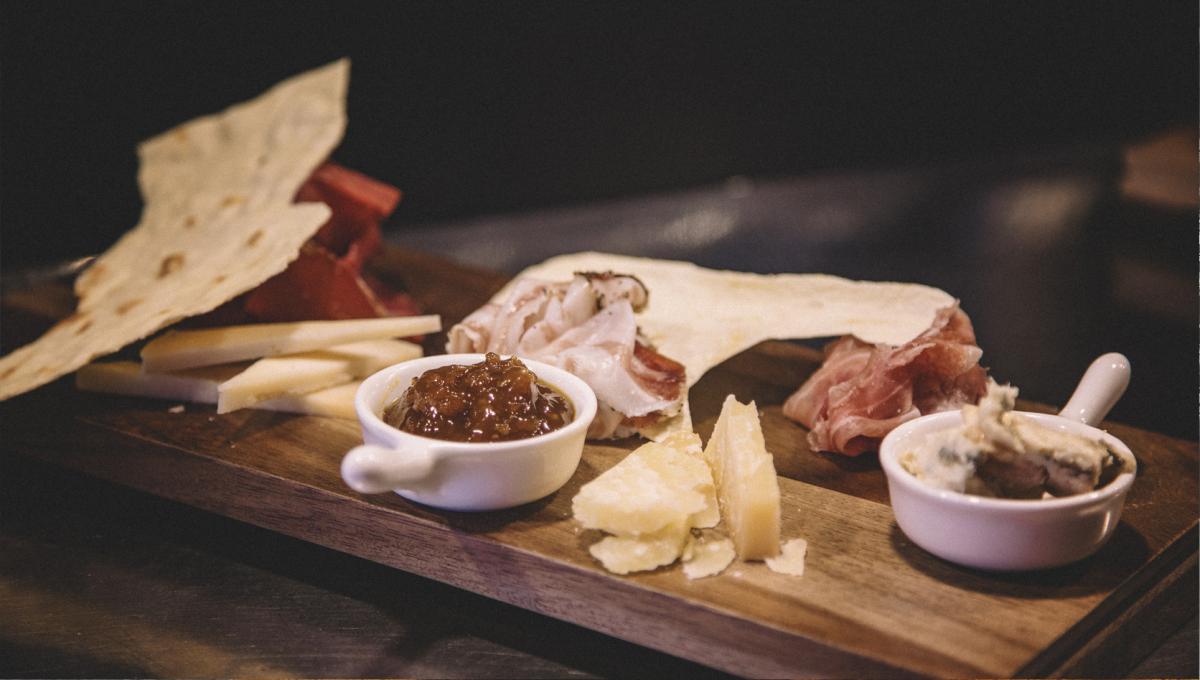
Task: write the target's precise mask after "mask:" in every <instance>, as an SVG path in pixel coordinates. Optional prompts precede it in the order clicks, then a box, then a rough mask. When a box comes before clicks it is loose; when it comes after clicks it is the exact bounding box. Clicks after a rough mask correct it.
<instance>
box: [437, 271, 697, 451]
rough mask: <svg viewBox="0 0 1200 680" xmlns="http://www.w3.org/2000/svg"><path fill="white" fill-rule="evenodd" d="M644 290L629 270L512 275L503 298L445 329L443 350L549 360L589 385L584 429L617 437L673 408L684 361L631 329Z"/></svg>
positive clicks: (678, 400) (682, 388)
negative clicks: (546, 277)
mask: <svg viewBox="0 0 1200 680" xmlns="http://www.w3.org/2000/svg"><path fill="white" fill-rule="evenodd" d="M647 299H648V293H647V291H646V287H645V286H644V285H642V283H641V281H639V280H638V279H637V278H635V277H632V276H625V275H620V274H613V273H611V272H609V273H581V274H576V275H575V277H574V278H573V279H572V280H571V281H569V282H563V283H554V282H548V281H540V280H536V279H519V280H517V281H516V282H515V283H514V284H513V286H512V288H511V290H510V292H509V294H508V295H507V297H505V298H504V299H502V300H500V301H497V302H492V303H489V304H487V305H484V306H483V307H481V308H480V309H478V310H476V311H475V312H473V313H472V314H471V315H470V316H468V317H467V318H466V319H463V321H462V323H459V324H456V325H455V326H454V327H453V328H451V329H450V333H449V341H448V342H447V345H446V350H447V351H448V352H452V353H453V352H496V353H498V354H504V355H517V356H521V357H525V358H529V359H533V360H535V361H541V362H543V363H547V364H550V365H552V366H557V367H559V368H562V369H564V370H567V371H570V372H571V373H574V374H575V375H577V376H579V377H580V378H582V379H583V380H584V381H585V382H587V383H588V385H590V386H591V387H592V389H593V390H594V391H595V392H596V399H597V401H598V402H599V412H598V414H597V416H596V419H595V421H593V423H592V428H591V430H589V432H588V435H589V436H590V437H592V438H609V437H617V436H625V435H627V434H630V433H632V432H633V431H636V430H637V429H640V428H643V427H649V426H651V425H653V424H656V423H658V422H659V421H661V420H662V419H665V418H669V417H671V416H673V415H675V414H676V413H678V412H679V409H680V407H681V406H682V404H683V398H684V395H685V394H686V377H685V375H684V368H683V366H682V365H681V364H679V363H678V362H675V361H673V360H671V359H669V358H667V357H664V356H662V355H661V354H659V353H657V352H656V351H655V350H654V348H653V347H651V346H650V345H649V343H647V342H645V341H644V340H643V339H641V338H640V337H639V336H638V327H637V320H636V318H635V316H634V313H635V312H636V311H638V310H640V309H642V308H643V307H644V306H645V305H646V301H647Z"/></svg>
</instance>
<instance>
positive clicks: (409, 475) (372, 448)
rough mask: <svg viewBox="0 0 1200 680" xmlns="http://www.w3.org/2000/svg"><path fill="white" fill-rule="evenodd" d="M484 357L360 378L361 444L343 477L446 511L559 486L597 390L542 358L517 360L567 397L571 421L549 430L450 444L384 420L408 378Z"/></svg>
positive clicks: (579, 446)
mask: <svg viewBox="0 0 1200 680" xmlns="http://www.w3.org/2000/svg"><path fill="white" fill-rule="evenodd" d="M483 358H484V355H482V354H444V355H439V356H431V357H424V358H421V359H413V360H412V361H406V362H403V363H400V364H396V365H395V366H391V367H389V368H385V369H383V370H382V371H379V372H378V373H376V374H374V375H372V376H371V377H370V378H367V379H366V380H364V381H363V384H362V386H361V387H360V388H359V389H358V393H357V394H356V396H355V399H354V409H355V412H356V414H357V415H358V421H359V424H360V425H361V427H362V433H363V442H364V443H363V445H362V446H358V447H355V448H354V449H351V450H350V452H349V453H347V454H346V457H345V458H343V459H342V478H343V479H344V480H345V481H346V484H348V485H349V486H350V488H352V489H354V490H355V491H358V492H360V493H383V492H385V491H395V492H396V493H398V494H400V495H401V496H403V497H405V498H408V499H409V500H413V501H416V502H418V503H423V504H425V505H431V506H434V507H438V508H444V509H447V510H496V509H499V508H508V507H513V506H516V505H521V504H523V503H528V502H530V501H534V500H537V499H539V498H542V497H544V496H547V495H549V494H551V493H554V492H555V491H557V490H558V489H559V488H560V487H562V485H563V484H566V483H567V480H568V479H570V478H571V475H572V474H574V472H575V468H576V467H578V466H579V459H580V456H581V455H582V453H583V443H584V439H585V438H586V436H587V430H588V426H589V425H590V424H591V422H592V419H593V418H595V416H596V395H595V393H593V392H592V389H591V388H590V387H588V385H587V383H585V382H584V381H582V380H580V379H579V378H577V377H575V376H574V375H572V374H570V373H568V372H566V371H564V370H562V369H558V368H555V367H553V366H548V365H546V364H543V363H541V362H537V361H530V360H528V359H521V361H522V362H523V363H524V364H525V365H526V366H527V367H528V368H529V369H530V370H531V371H533V372H534V374H536V375H537V376H538V378H539V379H541V380H542V381H543V382H546V383H548V384H550V385H551V386H552V387H554V388H556V389H558V390H559V391H560V392H562V393H563V394H565V395H566V396H567V398H568V399H570V400H571V405H572V406H573V407H574V410H575V417H574V419H573V420H572V421H571V422H570V423H568V424H567V425H565V426H564V427H562V428H559V429H558V430H555V431H553V432H549V433H547V434H543V435H538V436H536V437H530V438H528V439H518V440H514V441H506V442H488V443H473V442H452V441H443V440H440V439H432V438H429V437H422V436H418V435H414V434H409V433H407V432H402V431H400V430H398V429H396V428H394V427H392V426H391V425H388V424H387V423H385V422H384V421H383V418H382V413H383V410H384V408H385V407H386V406H387V405H388V404H391V403H392V402H393V401H395V400H396V399H397V398H398V397H399V396H400V395H401V394H403V392H404V390H405V389H407V388H408V386H409V385H410V384H411V383H412V380H413V378H415V377H417V376H419V375H420V374H422V373H424V372H425V371H428V370H430V369H433V368H439V367H441V366H447V365H450V364H468V365H469V364H476V363H479V362H480V361H483Z"/></svg>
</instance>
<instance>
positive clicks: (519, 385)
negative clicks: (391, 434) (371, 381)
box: [383, 352, 574, 442]
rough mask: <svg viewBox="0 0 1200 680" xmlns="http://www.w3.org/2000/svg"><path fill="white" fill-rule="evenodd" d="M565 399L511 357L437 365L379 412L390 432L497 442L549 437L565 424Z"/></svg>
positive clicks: (568, 416) (568, 417)
mask: <svg viewBox="0 0 1200 680" xmlns="http://www.w3.org/2000/svg"><path fill="white" fill-rule="evenodd" d="M573 417H574V409H573V408H572V406H571V402H570V400H569V399H567V397H566V396H565V395H563V394H562V393H561V392H559V391H558V390H556V389H554V388H553V387H551V386H550V385H547V384H546V383H544V382H542V381H540V380H538V378H537V376H536V375H534V374H533V372H532V371H530V370H529V369H528V368H526V367H525V364H523V363H521V361H520V360H519V359H517V358H515V357H512V358H509V359H501V358H500V357H499V356H498V355H496V354H493V353H490V352H489V353H488V354H487V356H486V358H485V359H484V360H483V361H481V362H479V363H478V364H473V365H471V366H464V365H461V364H456V365H451V366H442V367H441V368H435V369H432V370H429V371H426V372H424V373H422V374H421V375H420V376H418V377H416V378H413V381H412V384H411V385H410V386H409V387H408V389H407V390H405V392H404V394H403V395H402V396H401V397H400V398H399V399H397V400H396V401H395V402H393V403H392V404H391V405H389V406H388V407H387V408H386V409H384V412H383V420H384V421H385V422H386V423H387V424H388V425H391V426H392V427H395V428H396V429H399V430H403V431H404V432H409V433H411V434H416V435H421V436H423V437H432V438H434V439H444V440H448V441H456V442H499V441H511V440H514V439H526V438H528V437H536V436H537V435H540V434H546V433H547V432H553V431H554V430H557V429H559V428H560V427H563V426H564V425H566V424H567V423H569V422H571V419H572V418H573Z"/></svg>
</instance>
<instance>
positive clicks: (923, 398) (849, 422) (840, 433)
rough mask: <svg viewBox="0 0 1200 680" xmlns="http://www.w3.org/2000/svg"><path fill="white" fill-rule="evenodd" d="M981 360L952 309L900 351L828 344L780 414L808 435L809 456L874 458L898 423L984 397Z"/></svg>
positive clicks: (850, 342) (966, 324)
mask: <svg viewBox="0 0 1200 680" xmlns="http://www.w3.org/2000/svg"><path fill="white" fill-rule="evenodd" d="M982 354H983V351H982V350H980V349H979V346H978V345H976V343H975V331H974V329H973V328H972V326H971V320H970V319H969V318H968V317H967V315H966V313H964V312H963V311H962V310H961V309H959V308H958V303H957V302H955V303H954V304H953V305H950V306H948V307H945V308H943V309H941V310H939V311H938V313H937V315H936V316H935V317H934V320H933V323H932V324H931V325H930V327H929V329H927V330H926V331H925V332H923V333H921V334H920V335H918V336H917V337H916V338H913V339H912V340H911V341H909V342H907V343H905V344H903V345H899V346H894V345H887V344H875V345H872V344H869V343H865V342H863V341H861V340H859V339H857V338H855V337H853V336H845V337H843V338H841V339H839V340H836V341H834V342H833V343H830V344H829V345H828V346H827V347H826V349H825V363H824V364H823V365H822V366H821V368H820V369H818V370H817V372H816V373H814V374H813V375H812V376H811V377H810V378H809V379H808V380H807V381H806V382H805V383H804V384H803V385H801V386H800V389H799V390H797V391H796V393H795V394H793V395H792V396H791V397H789V398H788V400H787V401H786V402H785V403H784V405H783V414H784V415H785V416H787V417H788V418H791V419H793V420H796V421H798V422H800V423H801V424H803V425H804V426H806V427H808V428H809V429H810V430H811V432H810V433H809V435H808V443H809V446H811V447H812V449H813V450H814V451H816V450H820V451H836V452H838V453H844V454H846V455H849V456H857V455H859V454H861V453H864V452H866V451H874V450H877V449H878V447H879V442H880V440H882V439H883V437H884V435H886V434H887V433H888V432H891V431H892V430H893V429H894V428H896V427H897V426H899V425H900V424H901V423H904V422H907V421H909V420H912V419H914V418H916V417H918V416H921V415H925V414H928V413H936V412H938V411H946V410H951V409H956V408H960V407H961V406H963V405H964V404H968V403H971V404H973V403H975V402H977V401H978V400H979V398H980V397H982V396H983V394H984V393H985V392H986V391H987V371H986V370H985V369H984V368H983V367H981V366H980V365H979V359H980V357H981V356H982Z"/></svg>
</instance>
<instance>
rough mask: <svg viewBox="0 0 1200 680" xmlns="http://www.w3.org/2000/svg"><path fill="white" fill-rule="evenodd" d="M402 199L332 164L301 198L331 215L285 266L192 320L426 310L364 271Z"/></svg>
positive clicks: (239, 320) (345, 316)
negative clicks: (386, 222)
mask: <svg viewBox="0 0 1200 680" xmlns="http://www.w3.org/2000/svg"><path fill="white" fill-rule="evenodd" d="M400 197H401V193H400V190H399V189H397V188H396V187H394V186H392V185H390V184H387V183H385V182H381V181H379V180H377V179H374V178H371V177H368V176H367V175H364V174H362V173H359V172H356V171H354V170H351V169H349V168H346V167H343V166H341V165H338V164H337V163H334V162H332V161H326V162H325V163H323V164H322V165H321V166H320V167H318V168H317V169H316V170H315V171H313V174H312V175H311V176H309V178H308V180H307V181H305V183H304V184H303V185H302V186H301V187H300V190H299V191H297V192H296V201H297V202H320V203H324V204H326V205H328V206H329V207H330V209H331V210H332V214H331V215H330V217H329V220H328V221H327V222H326V223H325V224H324V225H322V226H321V228H320V229H319V230H318V231H317V233H316V234H315V235H314V236H313V237H312V238H311V239H309V240H308V242H306V243H305V244H304V246H303V247H302V248H301V249H300V254H299V256H298V257H297V258H296V259H295V260H294V261H293V262H292V263H291V264H290V265H288V268H287V269H286V270H284V271H283V272H281V273H279V274H277V275H276V276H273V277H271V278H270V279H268V280H266V281H264V282H263V283H262V284H260V285H259V286H258V287H257V288H255V289H254V290H252V291H250V292H248V293H246V294H245V295H243V296H241V297H238V298H236V299H234V300H231V301H230V302H228V303H227V304H225V305H223V306H222V307H221V308H219V309H217V310H215V311H214V312H213V313H212V314H209V315H207V316H206V317H205V318H203V319H200V320H196V321H193V322H192V324H191V325H211V324H216V325H229V324H236V323H250V322H254V321H308V320H315V319H334V320H337V319H364V318H372V317H382V316H410V315H415V314H419V313H420V308H419V307H418V305H417V304H416V302H415V301H414V300H413V299H412V297H410V296H409V295H407V294H406V293H403V292H398V291H393V290H390V289H389V288H388V287H387V286H386V285H384V284H383V283H381V282H379V281H378V280H375V279H373V278H371V277H370V276H368V275H367V274H365V273H364V272H363V266H364V265H365V264H366V262H367V260H368V259H369V258H370V257H371V256H372V255H374V254H375V253H376V252H378V251H379V249H380V247H381V246H382V244H383V235H382V233H381V231H380V227H379V224H380V222H381V221H382V220H383V219H384V218H386V217H387V216H388V215H390V214H391V213H392V211H393V210H395V209H396V205H397V203H399V201H400Z"/></svg>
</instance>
